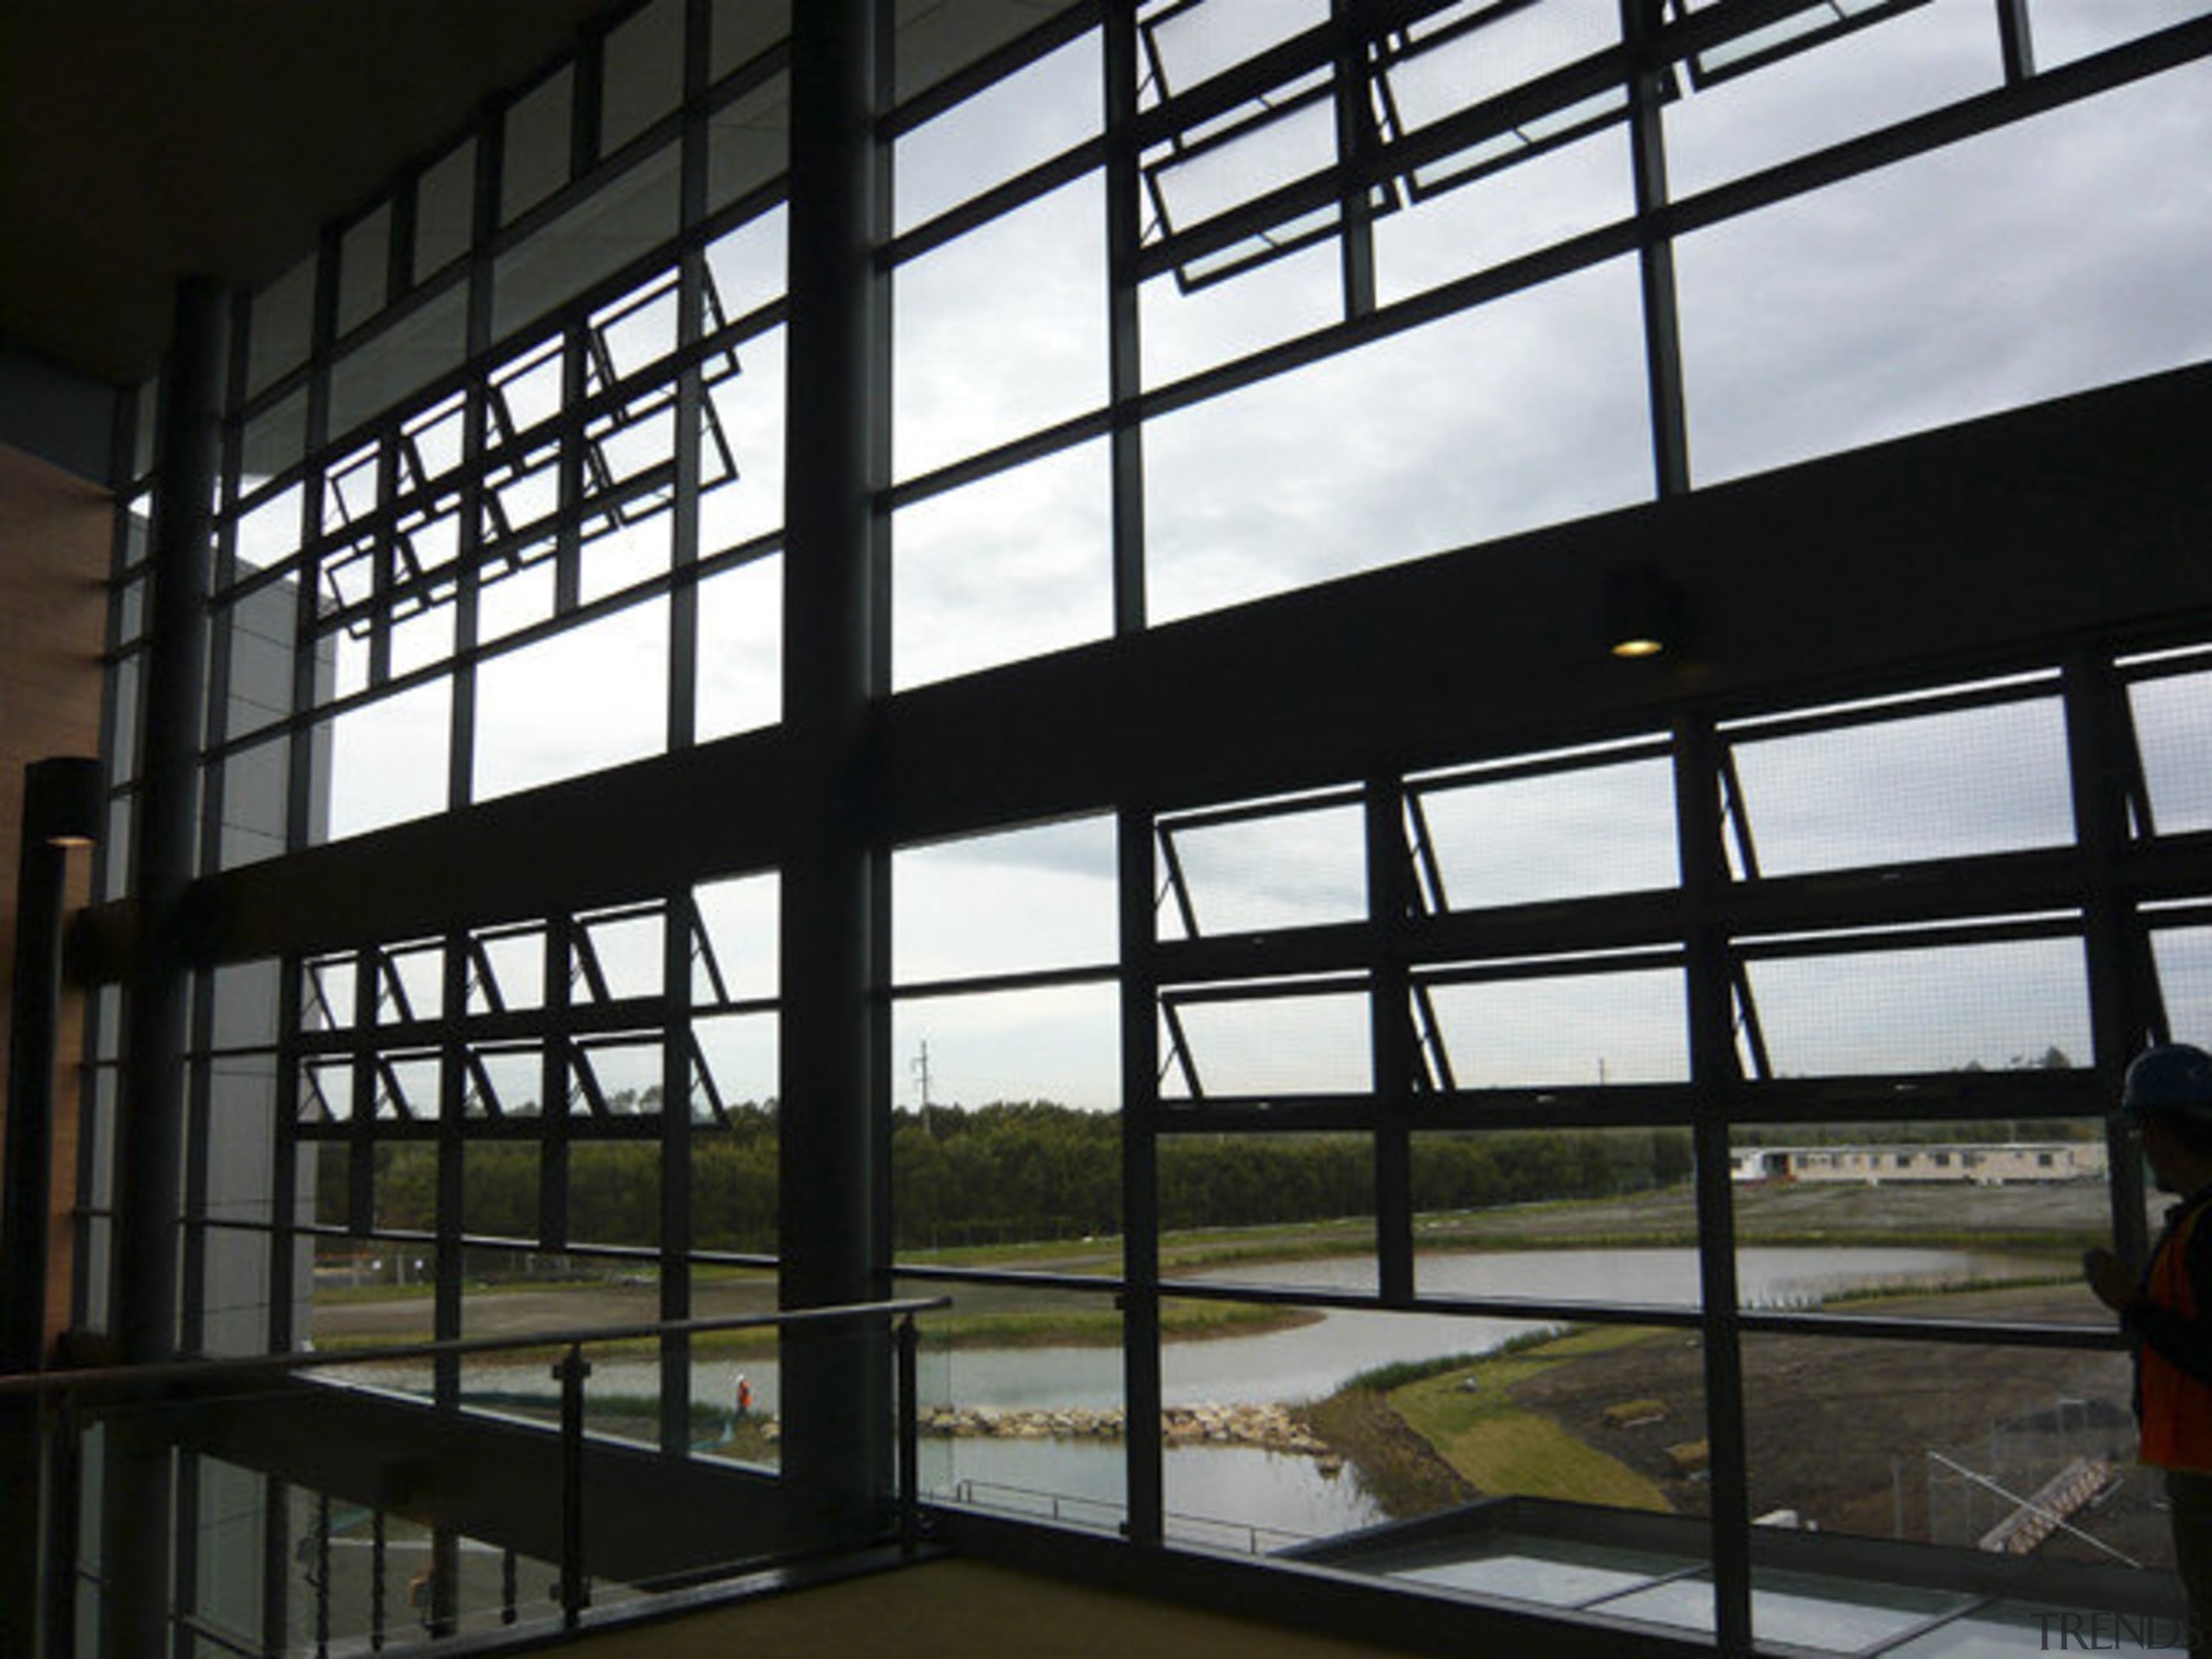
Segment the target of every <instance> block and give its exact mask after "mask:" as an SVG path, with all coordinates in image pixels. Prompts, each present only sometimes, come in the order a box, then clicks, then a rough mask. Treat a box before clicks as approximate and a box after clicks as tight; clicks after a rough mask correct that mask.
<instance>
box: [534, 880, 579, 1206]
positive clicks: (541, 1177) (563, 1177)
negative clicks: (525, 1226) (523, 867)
mask: <svg viewBox="0 0 2212 1659" xmlns="http://www.w3.org/2000/svg"><path fill="white" fill-rule="evenodd" d="M581 934H582V928H581V927H579V926H578V925H577V924H576V923H575V920H574V919H573V918H570V917H568V916H565V915H563V916H555V917H553V918H551V919H550V920H549V921H548V922H547V923H546V924H545V1023H546V1031H545V1046H544V1048H543V1051H542V1052H541V1054H540V1059H539V1067H538V1102H539V1104H538V1117H537V1122H538V1134H539V1136H540V1140H539V1143H538V1154H537V1236H538V1248H539V1249H546V1250H563V1249H567V1248H568V1243H569V1046H570V1044H571V1041H572V1039H571V1037H570V1034H569V1007H570V995H569V987H570V984H571V976H572V975H573V973H574V971H575V944H574V941H575V939H576V938H578V937H580V936H581Z"/></svg>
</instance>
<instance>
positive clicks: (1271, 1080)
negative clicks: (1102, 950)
mask: <svg viewBox="0 0 2212 1659" xmlns="http://www.w3.org/2000/svg"><path fill="white" fill-rule="evenodd" d="M1217 990H1218V993H1219V995H1215V992H1216V991H1217ZM1194 992H1196V993H1197V995H1195V996H1194V995H1193V993H1194ZM1160 1024H1161V1032H1160V1055H1161V1058H1162V1061H1163V1066H1164V1070H1163V1075H1162V1077H1161V1078H1160V1095H1161V1096H1162V1098H1165V1099H1173V1100H1192V1099H1198V1098H1211V1097H1213V1096H1224V1095H1225V1096H1232V1097H1239V1096H1269V1097H1284V1096H1300V1095H1311V1094H1349V1093H1364V1092H1365V1091H1366V1090H1370V1089H1371V1088H1373V1087H1374V1071H1373V1067H1372V1065H1370V1052H1369V1044H1370V1040H1371V1039H1370V1025H1369V1014H1368V998H1367V993H1366V992H1365V991H1364V990H1339V989H1335V988H1319V989H1314V990H1306V989H1305V988H1303V987H1300V986H1297V985H1296V984H1295V982H1293V984H1292V986H1291V987H1290V988H1289V989H1288V991H1287V994H1275V995H1268V994H1267V993H1266V992H1265V991H1264V990H1263V989H1262V988H1245V987H1222V988H1196V987H1192V988H1177V989H1174V990H1164V991H1162V992H1161V993H1160Z"/></svg>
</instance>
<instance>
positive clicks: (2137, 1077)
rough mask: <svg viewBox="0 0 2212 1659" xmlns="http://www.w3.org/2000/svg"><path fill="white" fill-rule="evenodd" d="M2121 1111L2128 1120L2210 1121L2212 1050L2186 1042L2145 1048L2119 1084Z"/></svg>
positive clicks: (2211, 1111)
mask: <svg viewBox="0 0 2212 1659" xmlns="http://www.w3.org/2000/svg"><path fill="white" fill-rule="evenodd" d="M2120 1116H2121V1118H2122V1119H2123V1120H2125V1121H2126V1122H2130V1123H2140V1122H2142V1121H2143V1120H2144V1119H2145V1118H2146V1117H2193V1118H2199V1119H2202V1120H2204V1121H2206V1122H2212V1054H2207V1053H2206V1052H2204V1051H2203V1050H2202V1049H2201V1048H2198V1047H2196V1046H2193V1045H2191V1044H2189V1043H2162V1044H2160V1045H2159V1046H2157V1047H2155V1048H2146V1049H2145V1050H2144V1051H2143V1052H2141V1053H2140V1054H2138V1055H2137V1056H2136V1057H2135V1058H2134V1061H2133V1063H2132V1064H2131V1065H2129V1066H2128V1068H2127V1081H2126V1083H2124V1084H2121V1085H2120Z"/></svg>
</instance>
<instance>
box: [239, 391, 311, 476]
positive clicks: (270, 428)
mask: <svg viewBox="0 0 2212 1659" xmlns="http://www.w3.org/2000/svg"><path fill="white" fill-rule="evenodd" d="M307 443H308V395H307V392H306V391H305V390H304V389H302V390H301V391H295V392H292V393H290V394H289V395H288V396H286V397H282V398H280V399H278V400H277V403H276V404H274V405H272V406H271V407H270V408H269V409H266V410H263V411H262V412H261V413H260V414H258V415H257V416H254V417H253V418H252V419H251V420H249V421H248V422H247V423H245V435H244V436H243V437H242V438H241V439H240V441H239V445H238V467H239V479H240V484H241V487H242V488H243V489H246V490H251V489H252V488H253V487H254V486H256V485H257V484H258V483H259V482H260V481H261V480H263V479H264V478H269V477H270V476H272V475H274V474H277V473H280V472H282V471H283V470H284V468H285V467H292V466H296V465H297V464H298V463H299V461H300V458H301V457H302V455H304V454H306V453H307Z"/></svg>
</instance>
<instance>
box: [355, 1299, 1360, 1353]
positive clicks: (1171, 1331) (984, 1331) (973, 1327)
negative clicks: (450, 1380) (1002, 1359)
mask: <svg viewBox="0 0 2212 1659" xmlns="http://www.w3.org/2000/svg"><path fill="white" fill-rule="evenodd" d="M540 1288H542V1287H540ZM578 1288H579V1292H580V1294H581V1293H582V1291H583V1290H585V1289H587V1288H588V1287H578ZM1095 1300H1097V1301H1098V1302H1099V1303H1100V1304H1101V1306H1096V1307H1086V1308H1051V1309H1037V1310H1033V1311H1029V1310H1012V1311H1008V1312H1005V1313H940V1314H935V1315H931V1316H930V1317H927V1318H925V1319H923V1320H922V1321H921V1322H920V1326H919V1329H920V1332H921V1338H922V1343H921V1345H922V1347H923V1349H924V1351H927V1352H947V1351H953V1350H974V1349H982V1348H1112V1347H1117V1346H1119V1345H1120V1343H1121V1340H1122V1315H1121V1313H1120V1311H1119V1310H1118V1309H1116V1308H1114V1307H1112V1306H1106V1305H1104V1304H1105V1301H1106V1299H1105V1298H1104V1297H1103V1296H1101V1297H1099V1298H1096V1299H1095ZM1320 1318H1321V1315H1320V1314H1319V1313H1317V1312H1315V1311H1313V1310H1312V1309H1310V1308H1302V1307H1276V1306H1258V1305H1255V1304H1251V1303H1242V1302H1217V1301H1192V1300H1179V1299H1177V1298H1173V1297H1170V1298H1168V1299H1166V1300H1164V1301H1162V1302H1161V1304H1160V1334H1161V1335H1162V1336H1163V1337H1164V1338H1166V1340H1168V1341H1170V1342H1205V1341H1218V1340H1221V1339H1223V1338H1230V1337H1255V1336H1263V1335H1265V1334H1266V1333H1268V1332H1271V1331H1288V1330H1292V1329H1294V1328H1296V1327H1297V1326H1299V1325H1311V1324H1313V1323H1314V1322H1315V1321H1317V1320H1318V1319H1320ZM588 1322H589V1321H588V1318H587V1317H586V1311H585V1310H584V1309H583V1307H582V1306H581V1305H580V1306H579V1308H578V1318H577V1320H576V1321H575V1323H576V1324H577V1325H587V1324H588ZM429 1340H430V1335H429V1330H428V1329H427V1327H426V1328H425V1329H423V1330H422V1331H421V1332H413V1333H410V1332H397V1333H387V1332H377V1333H374V1334H370V1333H354V1332H343V1331H336V1332H324V1331H322V1330H320V1329H319V1330H318V1331H317V1332H316V1336H315V1350H316V1351H317V1352H318V1353H324V1354H336V1355H343V1354H346V1353H359V1352H365V1351H371V1350H374V1349H379V1348H389V1347H398V1346H403V1345H404V1344H410V1343H416V1342H428V1341H429ZM658 1351H659V1344H658V1342H657V1341H656V1340H655V1339H653V1338H650V1337H645V1338H635V1339H632V1340H626V1341H621V1342H603V1343H594V1344H590V1346H589V1349H588V1356H589V1357H591V1358H594V1359H621V1358H650V1357H652V1356H653V1355H654V1354H656V1353H658ZM558 1352H559V1350H558V1349H557V1348H555V1347H537V1346H531V1347H518V1348H512V1349H507V1350H503V1351H500V1352H499V1353H497V1354H495V1355H493V1356H490V1357H488V1359H487V1360H486V1361H480V1362H478V1363H498V1364H503V1365H504V1364H527V1363H536V1362H537V1361H539V1360H541V1359H545V1360H550V1358H552V1357H555V1356H556V1354H557V1353H558ZM775 1352H776V1333H775V1332H773V1331H772V1330H747V1331H712V1332H706V1333H704V1334H702V1335H699V1336H695V1337H693V1338H691V1353H692V1357H694V1358H696V1359H718V1360H719V1359H731V1360H742V1359H767V1358H772V1357H774V1355H775Z"/></svg>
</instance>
